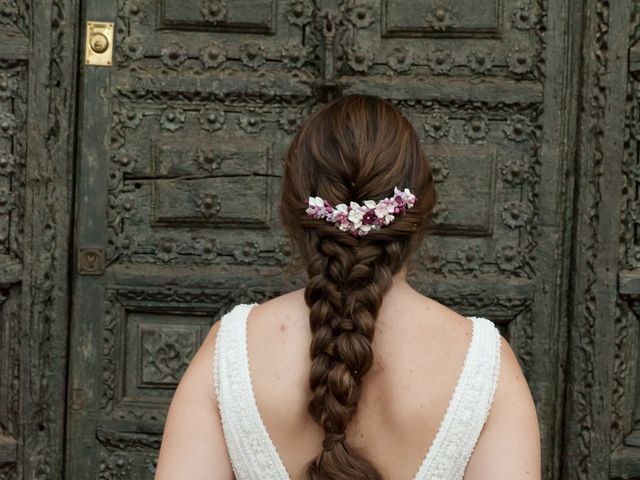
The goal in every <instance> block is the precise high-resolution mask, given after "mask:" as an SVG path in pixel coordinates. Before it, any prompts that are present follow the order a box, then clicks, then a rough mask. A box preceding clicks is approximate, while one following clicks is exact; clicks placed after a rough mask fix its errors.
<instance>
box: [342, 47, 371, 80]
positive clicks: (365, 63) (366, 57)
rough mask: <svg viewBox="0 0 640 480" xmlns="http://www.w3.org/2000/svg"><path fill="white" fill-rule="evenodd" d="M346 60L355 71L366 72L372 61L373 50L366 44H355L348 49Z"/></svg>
mask: <svg viewBox="0 0 640 480" xmlns="http://www.w3.org/2000/svg"><path fill="white" fill-rule="evenodd" d="M347 62H348V63H349V66H350V67H351V68H353V69H354V70H355V71H356V72H361V73H363V72H366V71H367V70H369V67H370V66H371V64H372V63H373V51H372V50H371V48H369V46H368V45H367V46H365V45H361V44H355V45H353V46H352V47H351V48H350V49H349V50H348V60H347Z"/></svg>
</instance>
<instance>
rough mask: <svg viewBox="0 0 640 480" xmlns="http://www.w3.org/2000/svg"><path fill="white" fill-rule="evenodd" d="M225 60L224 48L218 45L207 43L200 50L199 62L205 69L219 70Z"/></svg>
mask: <svg viewBox="0 0 640 480" xmlns="http://www.w3.org/2000/svg"><path fill="white" fill-rule="evenodd" d="M226 59H227V57H226V54H225V51H224V48H223V47H222V45H220V44H219V43H216V42H209V44H208V45H205V46H204V47H202V48H201V49H200V60H201V61H202V63H203V64H204V66H205V68H219V67H220V66H222V65H223V64H224V63H225V61H226Z"/></svg>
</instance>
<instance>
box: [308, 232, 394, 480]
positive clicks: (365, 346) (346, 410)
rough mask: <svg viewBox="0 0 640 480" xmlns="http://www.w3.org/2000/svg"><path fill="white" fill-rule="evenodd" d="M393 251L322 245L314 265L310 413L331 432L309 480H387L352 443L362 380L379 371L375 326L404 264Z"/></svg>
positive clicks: (337, 241) (335, 241)
mask: <svg viewBox="0 0 640 480" xmlns="http://www.w3.org/2000/svg"><path fill="white" fill-rule="evenodd" d="M388 247H389V244H388V243H386V244H384V243H383V244H375V243H370V244H367V243H366V242H364V241H360V243H359V244H358V245H357V246H356V245H355V244H354V242H353V239H352V238H351V237H348V236H343V237H342V238H322V239H320V240H319V242H318V248H317V253H316V254H315V255H314V257H313V259H312V260H311V261H310V262H309V263H308V273H309V282H308V284H307V287H306V289H305V299H306V301H307V304H308V305H309V307H310V310H311V313H310V324H311V332H312V335H313V338H312V342H311V352H310V353H311V359H312V365H311V373H310V379H309V384H310V387H311V390H312V391H313V397H312V399H311V401H310V403H309V413H310V414H311V416H312V418H313V419H314V420H315V421H316V422H317V423H318V424H319V425H321V426H322V427H323V428H324V430H325V440H324V442H323V452H322V453H321V454H320V455H319V456H318V457H317V458H316V459H315V460H314V461H312V462H311V463H310V465H309V469H308V471H307V475H308V478H309V479H310V480H319V479H347V478H349V479H354V480H357V479H363V480H364V479H367V480H371V479H382V476H381V475H380V473H379V472H378V471H377V470H376V468H375V467H374V466H373V465H372V464H371V463H370V462H369V461H368V460H367V459H365V458H364V457H363V456H361V455H360V454H359V453H358V452H356V451H355V450H354V449H353V448H350V447H349V445H348V442H347V440H346V429H347V426H348V424H349V422H350V421H351V420H352V419H353V417H354V415H355V412H356V409H357V405H358V401H359V399H360V393H361V383H362V382H361V379H362V377H363V376H364V375H365V374H366V373H367V372H368V371H369V369H370V368H371V365H372V363H373V348H372V341H373V335H374V331H375V321H376V317H377V315H378V311H379V309H380V306H381V304H382V299H383V297H384V294H385V293H386V291H387V290H388V289H389V287H390V286H391V282H392V276H393V273H392V269H393V268H394V267H396V266H399V265H398V264H396V262H395V260H397V257H396V258H394V256H390V255H389V252H388V251H389V248H388Z"/></svg>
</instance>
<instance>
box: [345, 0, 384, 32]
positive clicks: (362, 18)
mask: <svg viewBox="0 0 640 480" xmlns="http://www.w3.org/2000/svg"><path fill="white" fill-rule="evenodd" d="M343 9H344V11H345V12H346V14H347V19H348V20H349V21H350V22H351V23H352V24H353V25H354V26H355V27H356V28H367V27H368V26H370V25H372V24H373V22H375V20H376V18H375V14H374V12H373V8H372V7H371V5H368V4H366V3H360V2H359V1H358V0H347V2H346V4H345V5H344V6H343Z"/></svg>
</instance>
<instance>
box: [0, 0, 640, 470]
mask: <svg viewBox="0 0 640 480" xmlns="http://www.w3.org/2000/svg"><path fill="white" fill-rule="evenodd" d="M81 7H82V8H81ZM639 10H640V3H639V2H638V0H621V1H620V2H609V1H606V0H586V1H585V2H578V1H573V0H572V1H561V0H551V1H549V0H535V1H531V2H529V1H526V2H523V1H521V0H482V1H477V0H476V1H474V2H471V1H469V0H456V1H448V2H437V1H434V0H425V1H416V0H393V1H392V0H386V1H382V2H372V1H365V0H362V1H356V0H333V1H327V0H325V1H319V0H318V1H316V2H312V1H310V0H262V1H260V0H234V1H231V0H227V1H224V0H202V1H200V0H188V1H186V0H180V1H178V0H164V1H155V0H86V1H85V2H83V4H82V6H81V5H80V2H77V0H30V1H27V0H23V1H20V2H12V1H7V2H3V3H2V2H0V58H1V59H2V60H1V61H0V299H1V307H0V308H1V309H0V312H1V313H0V314H1V315H2V323H1V324H0V479H5V478H7V479H14V478H20V479H58V478H69V479H85V478H87V479H88V478H99V479H115V478H135V479H150V478H152V477H153V472H154V465H155V461H156V457H157V448H158V446H159V443H160V434H161V432H162V426H163V424H164V418H165V415H166V409H167V406H168V403H169V400H170V398H171V396H172V394H173V391H174V388H175V386H176V385H177V383H178V381H179V379H180V376H181V375H182V373H183V372H184V369H185V368H186V366H187V365H188V362H189V360H190V358H191V357H192V355H193V353H194V352H195V348H196V347H197V345H198V344H199V343H200V342H201V341H202V339H203V338H204V337H203V336H204V334H205V333H206V331H207V330H208V328H209V327H210V325H211V324H212V323H213V322H214V321H216V320H217V319H218V318H219V316H220V315H221V314H222V313H224V312H225V311H227V310H228V309H229V308H230V307H231V306H232V305H233V304H235V303H239V302H248V301H256V300H260V299H263V298H267V297H269V296H271V295H275V294H278V293H280V292H282V291H286V290H289V289H292V288H297V287H298V286H300V285H302V283H301V281H302V279H301V278H300V277H299V276H293V277H288V276H286V275H283V274H282V273H281V270H282V267H283V266H285V265H287V264H288V263H289V262H290V260H291V251H290V249H289V246H288V244H287V242H286V241H285V239H284V237H283V233H282V230H281V228H280V226H279V219H278V215H277V208H276V207H277V199H278V195H279V177H280V175H281V173H282V163H281V157H282V154H283V152H284V149H285V148H286V146H287V144H288V142H289V141H290V139H291V137H292V135H293V133H294V132H295V130H296V128H297V127H298V125H299V122H300V120H301V119H302V118H304V117H305V116H306V115H307V114H308V113H309V112H310V111H312V110H313V109H315V108H317V107H318V106H319V105H320V104H321V103H322V102H323V101H326V100H328V99H331V98H333V97H334V96H335V95H339V94H345V93H351V92H364V93H373V94H377V95H381V96H384V97H387V98H389V99H391V100H392V101H394V102H395V103H396V105H398V107H399V108H401V109H402V110H403V112H405V113H406V115H407V116H408V117H409V118H410V119H411V121H412V122H413V123H414V125H415V126H416V128H417V129H418V131H419V132H420V133H421V135H422V136H423V141H424V145H425V149H426V150H427V152H428V154H429V156H430V160H431V162H432V165H433V166H434V168H435V171H436V181H437V188H438V192H439V194H440V204H439V205H438V208H437V210H436V220H437V223H438V228H437V231H436V233H435V234H434V235H433V236H432V237H430V238H429V239H427V241H426V242H425V245H424V248H423V249H422V250H421V251H420V252H419V254H418V255H417V256H416V259H415V260H416V261H415V264H414V270H413V272H412V274H411V280H412V282H413V284H414V285H415V286H416V287H417V288H418V289H420V290H421V291H423V292H424V293H426V294H428V295H431V296H433V297H434V298H436V299H437V300H439V301H441V302H443V303H446V304H448V305H451V306H452V307H453V308H455V309H457V310H458V311H460V312H462V313H465V314H474V315H482V316H486V317H488V318H490V319H492V320H493V321H495V322H496V324H498V325H499V326H500V328H501V331H502V332H503V334H504V335H505V336H506V337H507V338H508V339H509V341H510V343H511V345H512V346H513V348H514V350H515V351H516V353H517V355H518V358H519V359H520V361H521V364H522V367H523V370H524V372H525V375H526V377H527V380H528V382H529V384H530V385H531V388H532V391H533V394H534V399H535V402H536V406H537V409H538V414H539V416H540V420H541V429H542V431H541V434H542V443H543V464H544V469H543V472H544V478H545V479H552V478H562V479H605V478H638V477H640V473H639V472H640V467H639V465H640V407H639V406H640V398H639V395H640V391H639V389H638V387H637V385H639V384H640V378H639V377H640V375H639V374H638V368H637V366H638V361H639V360H638V358H639V356H638V354H637V349H638V325H637V319H638V314H639V313H640V273H638V272H639V271H640V240H639V239H638V235H639V234H640V227H639V226H638V223H639V222H640V220H639V218H640V217H639V215H638V194H639V193H638V192H639V186H638V182H640V174H639V173H638V172H640V167H639V166H638V159H639V152H638V141H639V139H640V134H638V132H640V130H639V129H638V125H640V122H639V118H638V116H639V115H640V113H639V111H640V109H639V105H640V102H639V99H640V95H639V93H638V92H639V91H640V90H639V88H638V81H639V80H640V67H638V63H639V62H640V60H639V59H640V47H638V45H636V44H638V41H639V40H640V27H639V18H638V14H639V13H638V12H639ZM79 18H81V19H82V24H79V23H78V19H79ZM86 20H96V21H113V22H115V47H116V49H115V54H114V63H113V66H112V67H93V66H85V65H84V62H83V48H84V28H83V24H84V22H85V21H86ZM76 69H79V73H80V74H81V75H80V77H79V83H78V84H77V85H76V71H78V70H76ZM76 119H77V124H76V123H75V122H76ZM76 125H77V129H76V128H75V127H76ZM72 219H73V220H72Z"/></svg>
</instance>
